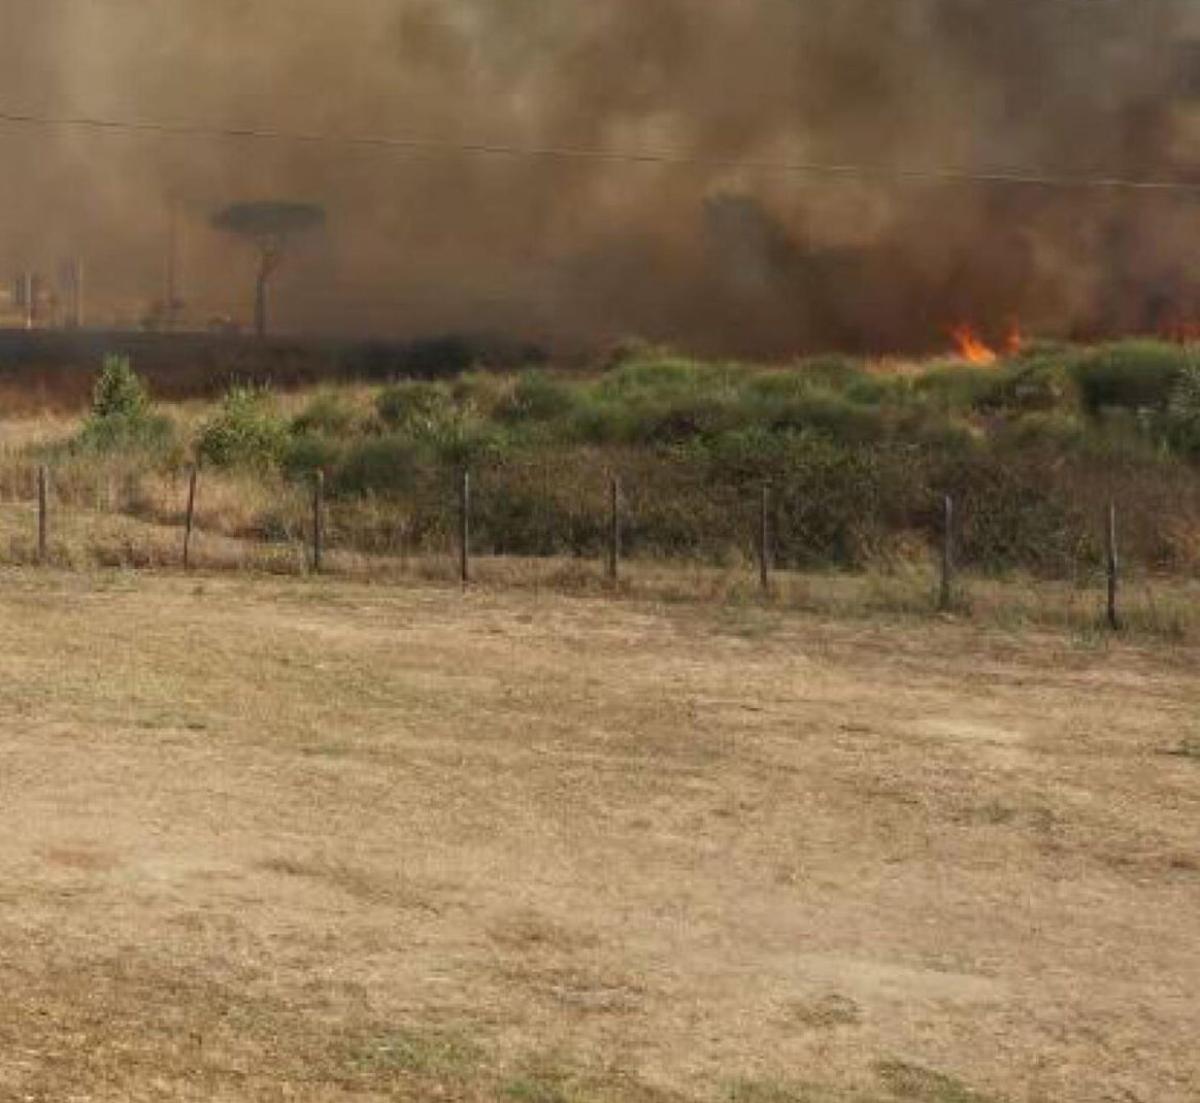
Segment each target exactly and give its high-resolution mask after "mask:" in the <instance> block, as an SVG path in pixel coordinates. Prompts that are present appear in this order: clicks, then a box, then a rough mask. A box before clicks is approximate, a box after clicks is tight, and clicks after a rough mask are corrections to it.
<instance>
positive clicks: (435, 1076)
mask: <svg viewBox="0 0 1200 1103" xmlns="http://www.w3.org/2000/svg"><path fill="white" fill-rule="evenodd" d="M1198 671H1200V652H1198V651H1197V650H1196V649H1195V648H1194V646H1192V645H1186V646H1185V645H1182V644H1180V643H1178V642H1175V643H1172V642H1171V641H1170V639H1169V638H1166V637H1162V636H1159V637H1153V636H1135V637H1131V638H1129V639H1126V640H1123V641H1117V642H1111V641H1108V640H1107V639H1105V638H1103V637H1101V636H1098V635H1088V634H1081V633H1078V632H1074V633H1063V634H1059V633H1057V632H1054V631H1051V630H1030V629H1028V628H1024V627H1023V628H1022V629H1021V630H1019V631H1017V630H1013V629H1006V628H1005V627H1004V626H1003V625H1001V624H998V623H994V624H991V625H981V624H980V623H978V622H974V623H967V622H954V621H939V620H935V619H932V618H926V619H919V620H918V619H912V618H909V619H904V618H889V617H876V618H871V617H867V616H857V617H853V618H848V619H847V618H839V617H835V616H832V615H827V614H822V613H820V612H813V611H810V612H795V611H793V612H783V611H779V610H771V609H765V608H757V607H754V606H752V605H748V604H747V605H733V606H722V605H715V604H699V605H697V604H686V603H677V604H662V603H653V602H649V601H634V600H627V601H624V602H613V601H601V600H596V599H594V598H588V597H582V596H574V597H571V596H564V595H562V594H553V593H548V592H545V591H538V590H535V589H532V588H525V589H515V590H509V591H506V592H500V591H488V590H485V591H482V592H476V593H471V594H468V595H465V596H464V595H461V594H459V593H458V592H456V591H454V590H451V589H449V588H446V587H439V586H422V585H419V584H413V583H411V582H410V583H409V584H407V585H405V586H403V587H384V586H371V585H365V584H361V583H354V582H349V581H339V582H335V581H328V580H326V581H320V580H311V579H302V578H276V579H268V578H261V577H259V578H255V577H249V576H237V575H235V576H225V577H212V576H210V577H199V578H192V579H184V578H180V577H166V576H159V577H154V576H133V575H130V574H128V573H125V572H113V573H102V572H95V571H92V572H85V573H80V574H74V575H68V574H58V573H40V572H30V571H26V572H17V571H8V572H5V573H2V574H0V824H2V830H0V870H2V872H3V876H2V878H0V992H2V993H3V999H0V1099H3V1100H9V1099H12V1100H36V1101H43V1100H44V1101H66V1100H78V1101H83V1100H94V1101H117V1100H122V1101H125V1100H133V1101H139V1100H147V1101H148V1100H175V1099H178V1100H306V1101H309V1100H311V1101H315V1100H321V1101H326V1100H328V1101H344V1100H384V1099H400V1100H435V1099H441V1100H480V1101H483V1100H497V1101H505V1100H511V1101H516V1103H564V1101H570V1103H580V1101H588V1103H593V1101H595V1103H600V1101H607V1103H616V1101H624V1100H631V1101H635V1103H675V1101H714V1103H715V1101H719V1100H723V1101H728V1103H801V1101H805V1103H892V1101H905V1100H910V1101H917V1103H1000V1101H1011V1103H1018V1101H1021V1103H1024V1101H1029V1103H1034V1101H1039V1103H1060V1101H1061V1103H1073V1101H1079V1103H1084V1101H1088V1103H1093V1101H1112V1103H1192V1101H1194V1100H1196V1099H1197V1098H1200V1049H1198V1047H1197V1045H1196V1040H1197V1037H1200V1000H1198V998H1197V992H1198V990H1200V673H1198Z"/></svg>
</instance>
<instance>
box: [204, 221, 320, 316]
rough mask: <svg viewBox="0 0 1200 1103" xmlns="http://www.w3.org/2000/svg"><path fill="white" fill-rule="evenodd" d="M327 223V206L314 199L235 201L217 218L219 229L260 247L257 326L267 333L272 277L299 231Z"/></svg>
mask: <svg viewBox="0 0 1200 1103" xmlns="http://www.w3.org/2000/svg"><path fill="white" fill-rule="evenodd" d="M324 224H325V209H324V208H323V207H320V206H318V205H316V204H314V203H295V202H289V201H285V200H266V201H262V202H257V203H234V204H233V205H232V206H229V207H226V208H225V209H224V210H223V211H221V212H220V213H219V214H217V215H216V217H214V219H213V225H214V226H215V227H216V228H217V229H218V230H223V231H225V232H226V233H230V234H236V235H237V236H238V237H240V238H243V239H245V240H246V241H249V242H251V243H253V245H254V247H255V249H257V250H258V278H257V280H256V283H255V291H254V330H255V332H256V333H257V334H258V336H259V337H265V336H266V334H267V305H268V304H267V295H268V291H269V288H270V283H271V277H272V276H273V275H274V274H275V273H276V271H278V269H279V266H280V265H281V264H282V263H283V258H284V255H285V253H286V251H287V246H288V243H289V241H290V240H291V239H292V238H293V237H295V236H296V235H297V234H301V233H304V232H306V231H308V230H314V229H316V228H317V227H319V226H323V225H324Z"/></svg>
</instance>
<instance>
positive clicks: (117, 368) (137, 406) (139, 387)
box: [91, 356, 150, 419]
mask: <svg viewBox="0 0 1200 1103" xmlns="http://www.w3.org/2000/svg"><path fill="white" fill-rule="evenodd" d="M149 409H150V396H149V394H147V392H146V386H145V384H144V383H143V382H142V380H141V379H140V378H139V377H138V374H137V372H135V371H134V370H133V364H132V363H131V362H130V360H129V357H128V356H106V357H105V358H104V366H103V367H102V368H101V369H100V374H99V376H98V377H97V378H96V385H95V387H94V389H93V391H92V412H91V416H92V417H93V418H112V417H117V418H126V419H136V418H140V417H142V416H144V415H145V414H146V413H148V412H149Z"/></svg>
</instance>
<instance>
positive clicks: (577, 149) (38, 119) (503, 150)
mask: <svg viewBox="0 0 1200 1103" xmlns="http://www.w3.org/2000/svg"><path fill="white" fill-rule="evenodd" d="M0 123H11V124H15V125H20V126H32V127H43V128H62V129H74V130H92V131H100V132H116V133H125V134H148V135H158V136H161V137H169V138H198V139H203V140H206V141H256V142H272V143H276V144H289V145H304V146H336V147H341V148H343V149H376V150H386V151H392V152H404V153H430V154H450V155H461V156H473V157H508V158H526V159H533V160H543V161H565V162H570V161H577V162H578V161H590V162H595V163H607V164H627V165H664V166H678V167H683V168H704V169H710V170H715V169H729V170H741V171H748V172H761V173H768V174H772V175H789V176H823V177H842V178H853V179H861V180H893V181H897V182H900V183H932V184H980V185H985V184H988V185H1007V186H1017V187H1033V188H1051V189H1058V190H1070V191H1124V192H1159V193H1169V194H1176V195H1192V196H1197V195H1200V182H1191V181H1188V180H1172V179H1136V178H1128V177H1122V176H1074V175H1069V174H1061V173H1053V172H1044V171H1039V170H1037V169H996V170H973V169H958V168H936V167H935V168H913V167H903V166H888V165H869V164H855V163H849V162H847V163H837V162H818V161H775V160H753V159H742V158H736V157H712V156H705V155H701V154H690V153H683V152H679V151H671V150H611V149H597V148H588V147H583V146H539V145H508V144H503V143H495V142H460V141H452V140H446V139H438V138H414V137H403V136H396V135H382V134H327V133H316V132H305V131H296V130H282V129H273V128H261V127H220V126H209V125H205V124H201V123H187V122H163V121H154V120H148V119H117V118H104V117H100V116H90V115H40V114H33V113H29V112H17V111H4V110H0Z"/></svg>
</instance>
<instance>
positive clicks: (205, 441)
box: [197, 385, 288, 468]
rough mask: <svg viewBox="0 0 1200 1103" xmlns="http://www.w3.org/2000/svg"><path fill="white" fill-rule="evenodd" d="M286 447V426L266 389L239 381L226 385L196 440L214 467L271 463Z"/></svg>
mask: <svg viewBox="0 0 1200 1103" xmlns="http://www.w3.org/2000/svg"><path fill="white" fill-rule="evenodd" d="M287 447H288V426H287V423H286V422H285V421H284V420H283V419H282V418H281V417H280V416H279V414H278V413H277V412H276V410H275V408H274V404H273V402H272V400H271V395H270V393H269V392H268V391H265V390H262V389H260V388H257V387H247V386H243V385H235V386H233V387H230V389H229V391H228V392H227V393H226V395H225V397H224V399H223V400H222V402H221V406H220V409H219V410H218V411H217V413H216V414H215V415H214V416H213V417H212V418H210V419H209V421H207V422H206V423H205V424H204V426H203V427H202V428H201V430H200V437H199V440H198V442H197V451H198V453H199V454H200V456H202V457H203V458H204V459H206V460H207V461H208V462H210V463H212V464H214V465H216V466H217V467H257V468H270V467H275V466H277V465H278V464H279V463H280V462H281V461H282V460H283V457H284V455H285V454H286V452H287Z"/></svg>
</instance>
